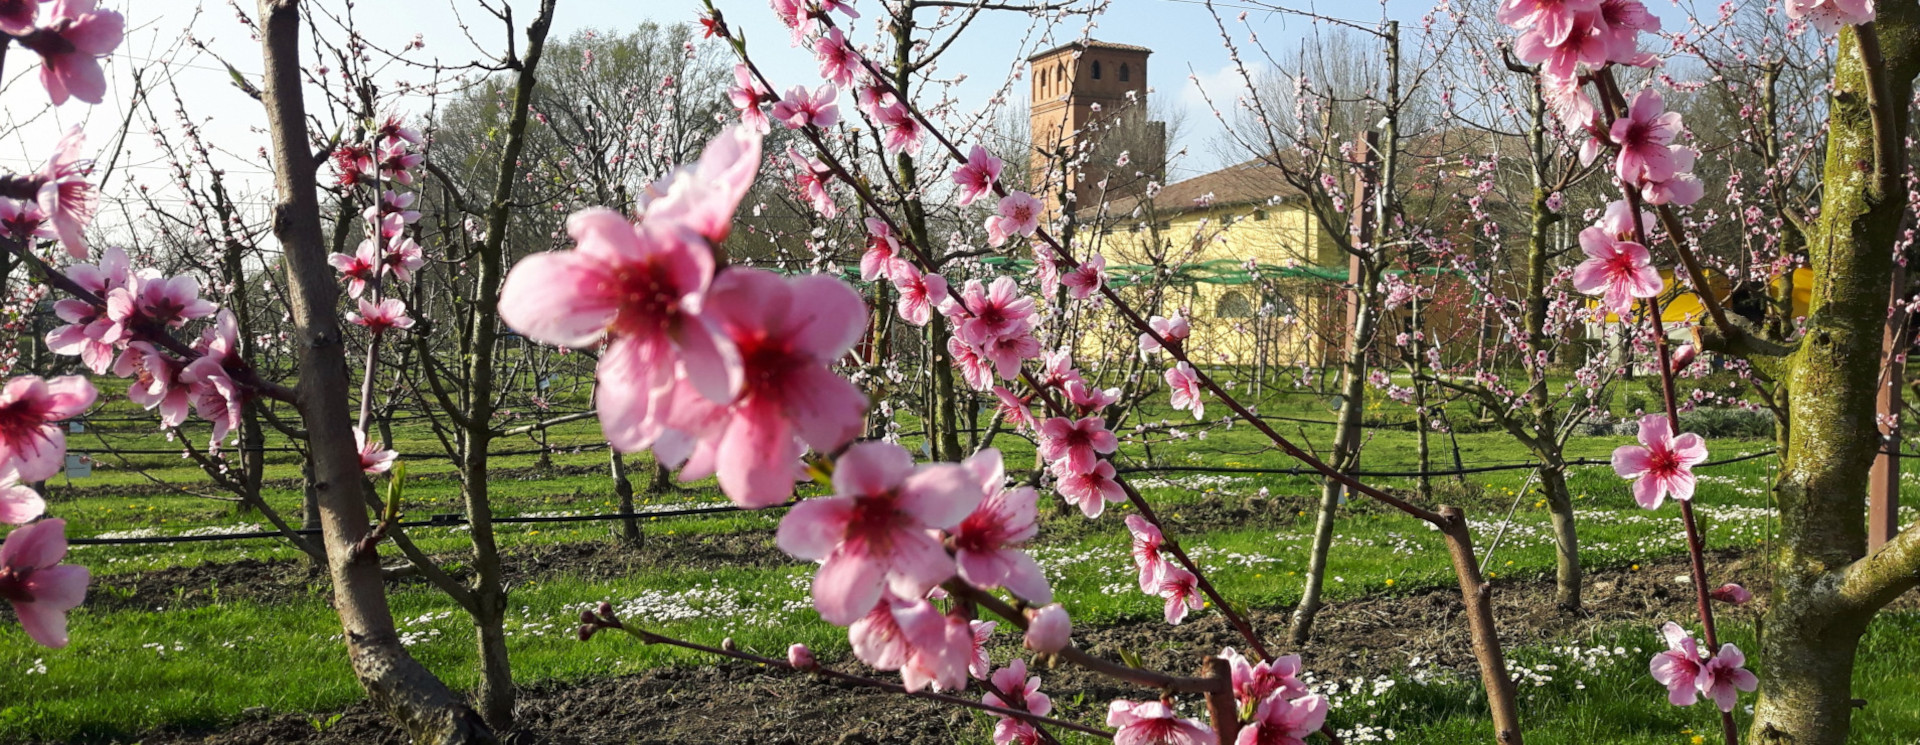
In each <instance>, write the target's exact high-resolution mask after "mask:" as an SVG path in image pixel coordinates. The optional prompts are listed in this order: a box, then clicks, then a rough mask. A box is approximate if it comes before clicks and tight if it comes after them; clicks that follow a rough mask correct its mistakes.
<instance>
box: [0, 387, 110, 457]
mask: <svg viewBox="0 0 1920 745" xmlns="http://www.w3.org/2000/svg"><path fill="white" fill-rule="evenodd" d="M96 395H97V393H96V392H95V391H94V389H93V384H92V383H89V382H87V379H86V378H82V377H79V376H77V375H68V376H65V377H60V378H54V379H52V380H44V379H42V378H40V377H39V376H37V375H23V376H20V377H17V378H14V379H12V380H9V381H7V385H6V387H5V388H0V472H4V471H7V470H12V471H15V472H17V474H18V476H19V478H20V480H21V481H29V482H31V481H41V480H44V479H46V478H49V477H51V476H53V475H54V474H55V473H59V471H60V468H61V466H62V465H63V464H64V462H65V456H66V453H67V435H66V432H65V430H64V428H63V427H61V426H60V422H62V421H64V420H67V419H71V418H73V417H75V416H78V415H80V413H81V412H84V411H86V410H87V407H89V406H92V405H93V399H94V397H95V396H96Z"/></svg>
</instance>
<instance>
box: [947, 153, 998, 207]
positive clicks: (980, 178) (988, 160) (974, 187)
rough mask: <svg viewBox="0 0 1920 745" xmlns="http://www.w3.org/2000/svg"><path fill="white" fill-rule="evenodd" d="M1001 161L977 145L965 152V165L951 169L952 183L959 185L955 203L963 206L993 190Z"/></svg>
mask: <svg viewBox="0 0 1920 745" xmlns="http://www.w3.org/2000/svg"><path fill="white" fill-rule="evenodd" d="M1000 167H1001V162H1000V159H999V158H996V157H994V156H993V153H990V152H987V149H986V148H984V147H981V146H979V145H974V146H973V149H972V150H971V151H969V152H968V153H967V162H966V165H963V166H960V167H959V168H956V169H954V171H953V183H955V184H958V185H959V186H960V199H959V200H958V202H957V204H959V205H960V206H961V207H965V206H967V205H969V204H973V200H975V199H979V198H980V197H982V196H985V195H986V194H988V193H989V192H992V191H993V184H994V182H995V181H998V180H1000Z"/></svg>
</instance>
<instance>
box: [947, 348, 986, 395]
mask: <svg viewBox="0 0 1920 745" xmlns="http://www.w3.org/2000/svg"><path fill="white" fill-rule="evenodd" d="M947 354H949V355H952V356H953V366H954V367H955V368H957V369H958V370H959V371H960V378H961V379H962V380H964V381H966V384H967V387H968V388H972V389H974V390H976V391H984V390H986V389H987V388H989V387H992V386H993V373H994V370H993V360H991V359H988V358H987V357H986V356H984V355H982V354H980V351H979V350H977V349H974V348H973V345H971V344H968V343H966V342H965V341H962V340H961V339H960V337H958V336H952V337H948V338H947Z"/></svg>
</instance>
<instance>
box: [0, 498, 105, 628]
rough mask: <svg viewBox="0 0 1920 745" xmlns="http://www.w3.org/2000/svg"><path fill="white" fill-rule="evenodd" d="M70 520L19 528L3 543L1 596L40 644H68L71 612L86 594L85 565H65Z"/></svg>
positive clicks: (0, 555) (58, 520)
mask: <svg viewBox="0 0 1920 745" xmlns="http://www.w3.org/2000/svg"><path fill="white" fill-rule="evenodd" d="M66 555H67V521H65V520H60V519H52V520H42V521H40V522H37V523H34V524H32V525H25V526H21V527H18V528H15V529H14V530H13V532H12V533H8V534H7V539H6V543H5V544H4V545H0V597H4V598H6V599H7V602H9V603H12V604H13V612H14V615H16V616H19V617H20V627H21V628H23V629H25V630H26V632H27V636H28V637H30V638H32V639H33V640H34V641H35V642H38V643H39V644H40V645H41V646H45V647H52V648H54V649H59V648H61V647H65V646H67V611H69V610H73V609H74V608H75V607H78V606H79V605H80V603H81V602H82V601H84V600H86V598H87V581H88V580H89V579H90V578H91V576H92V575H91V574H90V573H89V572H88V571H87V568H86V567H82V566H72V565H65V566H63V565H61V564H60V560H61V559H62V558H64V557H65V556H66Z"/></svg>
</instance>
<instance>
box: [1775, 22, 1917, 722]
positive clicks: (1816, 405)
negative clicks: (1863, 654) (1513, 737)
mask: <svg viewBox="0 0 1920 745" xmlns="http://www.w3.org/2000/svg"><path fill="white" fill-rule="evenodd" d="M1874 25H1875V26H1876V27H1877V37H1878V43H1877V44H1876V43H1874V42H1873V40H1872V39H1867V40H1866V42H1867V43H1864V44H1863V43H1862V41H1863V39H1862V37H1861V35H1859V34H1857V33H1856V32H1855V30H1853V29H1847V30H1844V31H1842V32H1841V34H1840V40H1839V44H1840V47H1839V52H1838V55H1837V59H1836V63H1837V64H1836V69H1835V73H1834V86H1833V98H1832V100H1831V103H1830V109H1831V120H1830V123H1829V135H1828V141H1827V159H1826V163H1825V172H1824V174H1823V184H1822V186H1823V189H1824V191H1823V194H1822V199H1821V206H1820V217H1819V220H1818V222H1817V223H1816V224H1815V225H1814V228H1813V232H1812V235H1811V240H1809V241H1808V257H1809V260H1810V261H1809V263H1810V265H1811V267H1812V269H1813V275H1814V284H1813V288H1812V300H1811V304H1810V307H1809V310H1808V319H1807V332H1806V336H1805V341H1804V342H1802V344H1801V345H1800V348H1799V349H1798V350H1797V351H1795V352H1794V353H1793V355H1792V356H1791V357H1790V358H1789V359H1788V361H1787V378H1788V381H1787V387H1788V388H1789V389H1790V390H1791V391H1792V396H1791V398H1790V400H1789V401H1788V402H1787V408H1788V412H1789V416H1788V417H1787V419H1788V422H1789V426H1788V428H1787V432H1786V440H1787V442H1786V451H1785V454H1784V455H1783V457H1782V459H1781V470H1780V477H1779V481H1778V483H1777V484H1776V485H1775V494H1776V497H1777V500H1778V503H1779V506H1780V539H1779V541H1778V543H1777V544H1776V545H1777V548H1776V549H1775V550H1774V555H1773V557H1772V561H1773V573H1774V578H1775V579H1774V589H1773V596H1772V599H1771V602H1770V603H1769V604H1768V609H1767V615H1766V618H1765V620H1764V623H1763V625H1762V630H1763V633H1762V636H1761V641H1760V649H1761V653H1762V659H1763V660H1764V662H1765V669H1764V673H1765V674H1763V675H1762V676H1761V687H1760V700H1759V703H1758V704H1757V705H1756V708H1755V711H1754V723H1753V726H1752V729H1751V730H1750V731H1749V742H1751V743H1754V744H1755V745H1776V744H1778V743H1793V745H1840V744H1841V743H1844V742H1846V740H1847V733H1848V728H1849V724H1850V719H1851V717H1852V713H1853V708H1854V701H1853V696H1852V691H1851V682H1852V677H1853V664H1854V652H1855V651H1856V649H1857V647H1858V644H1859V639H1860V636H1861V634H1863V633H1865V631H1866V628H1867V625H1868V623H1869V622H1871V620H1872V618H1873V615H1874V613H1876V612H1877V611H1878V610H1879V608H1880V607H1881V606H1883V605H1884V604H1885V603H1886V602H1888V601H1890V600H1891V599H1892V598H1893V597H1896V596H1897V595H1898V594H1899V593H1900V592H1903V591H1905V590H1906V589H1909V588H1911V587H1913V586H1914V583H1915V581H1916V571H1917V570H1920V554H1917V553H1916V552H1915V551H1913V546H1914V545H1915V543H1916V541H1913V540H1905V539H1903V540H1896V541H1894V542H1892V543H1889V544H1887V545H1886V546H1885V547H1883V548H1882V549H1881V551H1880V552H1878V553H1876V554H1874V555H1873V556H1872V557H1867V549H1866V540H1867V537H1866V515H1865V507H1866V500H1867V486H1868V480H1869V479H1868V473H1869V472H1870V470H1871V467H1872V465H1873V460H1874V457H1875V455H1876V453H1877V452H1878V451H1879V446H1880V433H1879V430H1878V427H1877V426H1876V424H1875V421H1874V416H1873V415H1874V408H1875V392H1876V388H1877V386H1876V378H1877V373H1878V371H1879V366H1880V348H1881V337H1882V334H1883V329H1884V324H1885V322H1886V317H1887V302H1886V301H1887V294H1886V293H1887V277H1888V276H1889V275H1890V273H1891V271H1892V268H1893V258H1892V253H1893V252H1892V246H1893V242H1894V240H1895V238H1896V237H1897V235H1898V231H1899V230H1900V226H1901V221H1902V218H1903V216H1904V213H1905V210H1906V189H1905V187H1904V186H1903V185H1902V184H1901V181H1900V178H1901V171H1902V170H1903V169H1904V167H1905V164H1906V162H1907V154H1906V146H1905V141H1904V138H1903V135H1904V133H1905V132H1906V131H1907V127H1908V110H1907V105H1908V102H1909V101H1910V100H1911V99H1912V94H1913V79H1914V75H1915V74H1916V73H1920V5H1916V4H1914V3H1910V2H1907V3H1884V4H1882V6H1881V8H1880V14H1879V19H1878V21H1877V22H1876V23H1875V24H1874ZM1876 52H1879V53H1880V54H1876ZM1882 56H1883V59H1872V57H1882ZM1876 84H1877V85H1876ZM1875 87H1877V88H1878V90H1874V88H1875ZM1874 102H1880V103H1881V105H1880V106H1879V107H1878V108H1879V109H1880V110H1879V111H1878V112H1876V111H1874V109H1875V108H1876V107H1875V106H1874V105H1873V103H1874ZM1906 538H1911V536H1908V537H1906Z"/></svg>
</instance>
